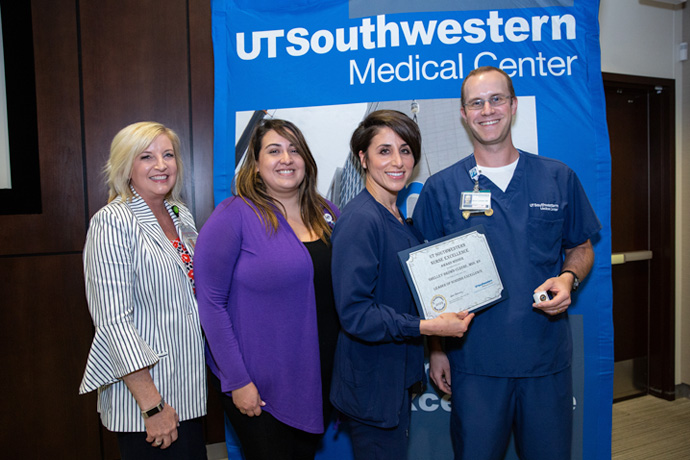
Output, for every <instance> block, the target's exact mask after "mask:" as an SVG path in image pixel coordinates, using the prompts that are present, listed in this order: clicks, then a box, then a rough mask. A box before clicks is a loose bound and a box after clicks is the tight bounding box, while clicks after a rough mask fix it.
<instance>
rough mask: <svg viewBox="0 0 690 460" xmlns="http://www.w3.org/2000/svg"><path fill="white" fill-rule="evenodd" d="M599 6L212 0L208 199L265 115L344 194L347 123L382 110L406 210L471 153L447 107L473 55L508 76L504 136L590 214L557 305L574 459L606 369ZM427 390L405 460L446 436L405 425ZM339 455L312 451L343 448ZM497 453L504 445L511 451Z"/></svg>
mask: <svg viewBox="0 0 690 460" xmlns="http://www.w3.org/2000/svg"><path fill="white" fill-rule="evenodd" d="M598 11H599V1H598V0H484V1H482V2H477V1H475V0H427V1H425V2H420V1H418V0H397V1H394V0H351V1H347V0H321V1H317V0H290V1H286V0H283V1H279V0H264V1H262V0H212V15H213V43H214V54H215V85H216V86H215V121H214V123H215V125H214V198H215V201H216V203H219V202H220V201H222V200H223V199H225V198H226V197H228V196H230V195H231V194H232V184H233V177H234V174H235V170H236V168H237V166H238V165H239V164H240V163H241V161H242V158H243V156H244V154H245V151H246V148H247V144H248V138H249V134H250V133H251V131H252V129H253V127H254V126H255V125H256V124H257V123H258V122H259V121H260V120H261V119H262V118H265V117H275V118H283V119H288V120H290V121H292V122H294V123H295V124H296V125H297V126H298V127H299V128H300V129H301V130H302V131H303V133H304V135H305V138H306V140H307V142H308V143H309V146H310V148H311V150H312V152H313V153H314V156H315V158H316V161H317V164H318V168H319V178H318V187H319V191H320V192H321V193H322V194H323V195H324V196H326V197H327V198H329V199H331V201H333V202H335V203H336V204H337V205H339V206H342V205H344V204H345V203H346V202H347V201H348V200H349V199H351V198H352V197H353V196H354V195H355V194H356V193H357V192H358V191H359V190H361V188H362V181H361V177H360V176H359V173H358V172H357V170H356V168H355V167H354V165H353V164H352V163H351V162H350V161H349V157H348V156H349V139H350V136H351V134H352V131H353V130H354V129H355V127H356V126H357V124H358V123H359V122H360V121H361V120H362V119H363V118H364V117H365V116H366V115H367V114H368V113H369V112H371V111H374V110H377V109H383V108H389V109H396V110H400V111H402V112H404V113H406V114H408V115H409V116H410V118H412V119H414V120H415V121H416V122H417V123H418V125H419V127H420V130H421V132H422V138H423V145H422V160H421V161H420V162H419V165H418V167H417V169H416V171H415V174H414V176H413V182H412V183H411V184H410V185H409V186H408V188H407V189H406V190H405V191H404V193H401V194H400V200H399V203H398V204H399V206H400V207H401V209H402V210H403V211H404V212H405V213H406V214H408V215H410V214H411V213H412V209H413V207H414V204H415V202H416V197H417V195H418V194H419V191H420V190H421V188H422V186H423V183H424V181H425V180H426V178H427V177H429V176H430V175H431V174H434V173H435V172H438V171H440V170H441V169H444V168H445V167H447V166H450V165H451V164H453V163H455V162H456V161H458V160H460V159H461V158H463V157H465V156H467V155H469V154H471V153H472V144H471V142H470V139H469V136H468V134H467V132H466V130H465V128H464V126H463V125H462V123H461V120H460V102H459V97H460V86H461V84H462V81H463V79H464V78H465V77H466V76H467V74H468V73H469V72H470V71H471V70H473V69H474V68H477V67H480V66H485V65H492V66H496V67H499V68H501V69H503V70H504V71H505V72H507V73H508V75H510V76H511V77H512V80H513V84H514V86H515V91H516V94H517V96H518V111H517V115H516V117H515V121H514V125H513V141H514V143H515V145H516V147H518V148H520V149H522V150H525V151H528V152H532V153H536V154H539V155H544V156H548V157H552V158H556V159H559V160H561V161H563V162H565V163H566V164H568V165H569V166H570V167H571V168H572V169H573V170H574V171H575V172H576V173H577V175H578V176H579V178H580V180H581V182H582V184H583V186H584V187H585V190H586V192H587V194H588V197H589V199H590V202H591V203H592V205H593V207H594V209H595V211H596V213H597V216H598V217H599V219H600V221H601V222H602V224H603V225H604V229H603V230H602V231H601V232H600V233H599V235H598V237H597V239H596V240H595V241H593V243H594V248H595V256H596V260H595V267H594V269H593V270H592V272H591V274H590V275H589V277H588V278H587V280H586V282H585V283H584V284H583V286H582V288H581V289H580V290H579V291H578V293H577V294H576V296H575V304H574V307H573V308H572V309H571V313H572V316H573V317H574V316H579V315H581V321H580V320H579V319H578V320H577V321H576V322H575V321H572V320H571V324H573V323H577V324H578V327H579V328H580V329H578V330H575V329H574V332H575V334H574V336H576V335H577V334H581V336H582V340H581V341H579V342H578V341H575V347H576V350H575V353H574V355H575V356H576V359H575V361H574V368H573V370H574V372H573V374H574V388H575V394H576V401H574V407H573V408H574V411H575V417H574V421H575V427H574V438H573V439H574V445H573V458H582V459H598V458H610V432H611V400H612V381H613V330H612V329H613V326H612V320H611V283H610V272H611V268H610V254H611V245H610V187H609V184H610V170H611V167H610V154H609V147H608V134H607V128H606V118H605V98H604V92H603V85H602V78H601V65H600V50H599V26H598V19H597V18H598ZM534 180H537V178H535V179H534ZM573 327H574V324H573ZM578 331H579V332H578ZM578 356H581V363H582V365H581V366H578V365H577V362H578V361H577V359H579V358H577V357H578ZM578 369H579V370H578ZM578 382H579V383H578ZM578 385H579V386H580V388H581V395H580V396H578V391H579V390H578ZM430 391H432V392H433V389H432V390H430ZM429 394H430V396H422V399H419V400H417V401H416V402H415V403H414V404H416V406H415V407H416V408H417V410H415V411H414V412H413V426H412V428H411V433H410V439H411V442H410V452H411V456H410V458H425V457H423V456H421V457H420V456H419V455H420V454H418V452H420V451H424V448H423V447H422V446H423V445H424V444H425V445H427V447H429V448H430V446H435V445H436V446H448V449H449V448H450V447H449V446H450V441H449V440H448V439H447V437H448V436H449V432H448V430H447V428H438V427H435V428H434V429H433V430H428V431H420V430H422V429H423V428H424V426H427V425H428V423H427V422H426V421H424V422H423V423H416V422H415V419H416V420H421V418H420V417H421V416H422V415H423V416H424V417H427V416H430V414H439V417H438V418H437V421H439V423H440V426H441V427H444V426H446V425H444V424H446V423H447V422H445V421H444V420H446V419H447V417H446V418H445V419H444V418H443V417H441V416H443V415H445V414H447V411H446V410H445V408H446V405H447V404H446V403H445V402H443V401H442V400H441V399H438V401H439V403H438V405H436V404H431V402H432V401H435V400H434V399H433V398H434V397H438V398H440V396H433V395H431V393H429ZM429 407H433V408H434V410H433V411H426V410H424V408H429ZM425 420H426V419H425ZM418 426H421V428H417V427H418ZM332 428H333V427H331V429H332ZM329 436H330V438H333V439H336V438H337V433H335V434H333V433H332V431H329V434H328V435H327V436H326V441H327V442H328V440H329V439H330V438H329ZM437 440H438V441H437ZM339 442H342V437H341V438H339ZM325 448H326V449H328V448H329V446H326V447H325ZM338 452H340V453H338V454H334V455H332V456H330V457H329V456H326V457H323V458H349V457H348V455H351V454H350V453H349V452H348V451H347V449H346V450H345V451H344V452H345V453H342V452H343V451H338ZM413 453H414V454H413ZM428 458H431V456H429V457H428ZM433 458H452V453H451V452H449V451H447V452H444V453H436V454H435V455H434V457H433ZM506 458H516V457H514V452H513V451H512V450H511V451H509V452H508V454H507V457H506Z"/></svg>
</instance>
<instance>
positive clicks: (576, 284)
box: [558, 270, 580, 292]
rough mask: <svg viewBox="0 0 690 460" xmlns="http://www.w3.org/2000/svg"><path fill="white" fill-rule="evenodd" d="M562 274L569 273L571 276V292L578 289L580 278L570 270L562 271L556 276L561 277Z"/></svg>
mask: <svg viewBox="0 0 690 460" xmlns="http://www.w3.org/2000/svg"><path fill="white" fill-rule="evenodd" d="M563 273H570V274H571V275H573V287H572V289H571V291H573V292H575V291H577V288H579V287H580V278H578V277H577V275H576V274H575V272H574V271H572V270H563V271H562V272H561V273H560V274H559V275H558V276H561V275H562V274H563Z"/></svg>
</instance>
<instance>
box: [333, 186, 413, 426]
mask: <svg viewBox="0 0 690 460" xmlns="http://www.w3.org/2000/svg"><path fill="white" fill-rule="evenodd" d="M331 242H332V244H333V259H332V263H331V267H332V269H331V271H332V274H333V294H334V296H335V306H336V309H337V311H338V316H339V318H340V324H341V326H342V329H341V330H340V335H339V336H338V345H337V347H336V352H335V363H334V368H333V384H332V387H331V402H332V403H333V405H334V406H335V407H336V408H337V409H338V410H340V411H341V412H343V413H344V414H346V415H348V416H350V417H352V418H354V419H355V420H358V421H360V422H361V423H365V424H368V425H372V426H377V427H381V428H391V427H394V426H397V425H398V423H399V411H400V408H401V406H402V403H403V397H404V396H405V393H406V390H407V388H409V387H410V386H411V385H413V384H414V383H416V382H419V381H421V380H423V378H424V349H423V341H422V338H421V333H420V330H419V321H420V319H419V315H418V313H417V308H416V305H415V303H414V300H413V298H412V294H411V292H410V289H409V287H408V286H407V282H406V281H405V275H404V274H403V271H402V268H401V266H400V261H399V259H398V252H399V251H402V250H404V249H409V248H410V247H413V246H416V245H418V244H420V243H421V234H420V233H419V232H418V231H417V230H416V229H414V228H413V227H411V226H410V225H408V224H407V223H400V222H399V221H398V220H397V219H396V218H395V217H394V216H393V215H392V214H391V213H390V212H389V211H388V210H387V209H386V208H385V207H383V206H382V205H381V204H380V203H378V202H377V201H376V200H375V199H374V197H373V196H372V195H371V194H370V193H369V192H368V191H367V190H366V189H364V190H363V191H362V192H361V193H360V194H359V195H357V196H356V197H355V198H354V199H352V201H350V202H349V203H348V204H347V206H346V207H345V209H344V210H343V213H342V215H341V216H340V219H338V222H337V223H336V224H335V229H334V230H333V235H332V236H331Z"/></svg>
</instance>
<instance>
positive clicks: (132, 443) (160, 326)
mask: <svg viewBox="0 0 690 460" xmlns="http://www.w3.org/2000/svg"><path fill="white" fill-rule="evenodd" d="M105 173H106V175H107V183H108V187H109V189H110V198H109V202H108V204H107V205H106V206H104V207H103V208H102V209H100V210H99V211H98V212H97V213H96V214H95V215H94V216H93V218H92V219H91V223H90V225H89V231H88V234H87V236H86V245H85V247H84V278H85V283H86V296H87V301H88V305H89V311H90V313H91V316H92V318H93V322H94V326H95V337H94V340H93V343H92V345H91V351H90V353H89V357H88V362H87V364H86V371H85V372H84V377H83V380H82V382H81V386H80V388H79V392H80V393H87V392H90V391H93V390H98V412H99V413H100V414H101V421H102V422H103V425H104V426H105V427H106V428H107V429H109V430H111V431H115V432H117V435H118V436H117V437H118V445H119V446H120V453H121V455H122V458H123V459H128V458H136V459H148V458H166V459H169V458H176V459H197V458H198V459H205V458H206V449H205V444H204V437H203V431H202V424H201V417H202V416H204V415H205V414H206V374H205V368H204V343H203V337H202V333H201V327H200V325H199V314H198V310H197V304H196V299H195V295H194V271H193V268H192V259H191V256H192V253H193V250H194V244H195V243H196V229H195V226H194V220H193V218H192V216H191V214H190V213H189V211H188V210H187V208H186V207H185V206H184V205H183V204H182V202H181V201H180V190H181V188H182V159H181V156H180V141H179V138H178V137H177V135H176V134H175V133H174V132H173V131H172V130H170V129H168V128H166V127H165V126H163V125H161V124H160V123H154V122H141V123H135V124H132V125H129V126H127V127H125V128H124V129H122V130H121V131H120V132H119V133H118V134H117V135H116V136H115V138H114V139H113V142H112V145H111V149H110V158H109V160H108V163H107V164H106V167H105Z"/></svg>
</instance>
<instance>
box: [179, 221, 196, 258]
mask: <svg viewBox="0 0 690 460" xmlns="http://www.w3.org/2000/svg"><path fill="white" fill-rule="evenodd" d="M197 236H198V234H197V232H196V230H194V228H193V227H190V226H189V225H184V224H182V226H181V227H180V238H181V239H182V244H184V246H185V247H186V248H187V251H188V252H189V255H190V256H192V257H194V248H195V247H196V238H197Z"/></svg>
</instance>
